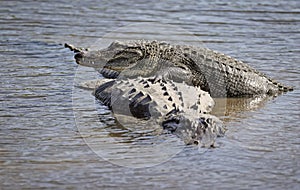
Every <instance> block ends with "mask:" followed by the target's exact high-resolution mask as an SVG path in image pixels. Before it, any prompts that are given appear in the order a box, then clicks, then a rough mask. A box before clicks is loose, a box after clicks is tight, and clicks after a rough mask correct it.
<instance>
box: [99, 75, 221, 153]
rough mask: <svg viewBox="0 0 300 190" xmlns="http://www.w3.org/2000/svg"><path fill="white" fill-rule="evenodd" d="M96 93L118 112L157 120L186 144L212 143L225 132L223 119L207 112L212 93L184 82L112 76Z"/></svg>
mask: <svg viewBox="0 0 300 190" xmlns="http://www.w3.org/2000/svg"><path fill="white" fill-rule="evenodd" d="M182 91H184V92H186V93H181V92H182ZM94 95H95V97H96V98H97V99H99V100H100V101H101V102H102V103H103V104H105V105H107V106H109V107H110V108H111V109H112V110H113V112H114V113H115V114H121V115H127V116H133V117H136V118H142V119H145V120H154V122H155V123H156V124H158V125H160V126H162V128H163V129H165V130H167V131H169V132H171V133H173V134H176V135H177V136H179V137H180V138H182V139H183V141H184V142H185V143H186V144H194V143H195V144H198V145H199V146H203V147H210V146H213V144H214V142H215V139H216V137H217V136H223V135H224V133H225V127H224V126H223V124H222V122H221V121H220V120H219V119H218V118H217V117H215V116H212V115H210V114H208V113H209V112H210V111H211V110H212V108H213V106H214V101H213V99H212V98H211V97H210V95H209V94H208V93H207V92H204V91H202V90H200V89H199V88H194V87H192V86H187V85H185V84H183V83H176V82H172V81H162V80H158V81H155V80H154V79H153V78H141V77H138V78H136V79H122V80H112V81H109V82H106V83H104V84H102V85H100V86H99V87H98V88H97V89H96V90H95V93H94Z"/></svg>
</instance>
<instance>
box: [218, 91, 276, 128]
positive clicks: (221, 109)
mask: <svg viewBox="0 0 300 190" xmlns="http://www.w3.org/2000/svg"><path fill="white" fill-rule="evenodd" d="M272 99H274V97H272V96H268V95H257V96H254V97H241V98H215V99H214V100H215V102H216V106H215V107H214V109H213V111H212V114H215V115H216V116H219V117H221V118H222V117H223V118H224V120H225V121H226V122H229V121H231V120H236V119H240V118H239V116H238V114H239V113H241V112H245V111H253V110H256V109H259V108H262V107H263V106H264V105H265V104H266V103H267V102H268V101H270V100H272Z"/></svg>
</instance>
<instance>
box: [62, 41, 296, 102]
mask: <svg viewBox="0 0 300 190" xmlns="http://www.w3.org/2000/svg"><path fill="white" fill-rule="evenodd" d="M65 46H66V47H68V48H70V49H71V50H73V51H74V52H77V54H76V55H75V59H76V62H77V63H78V64H80V65H84V66H90V67H95V68H98V69H99V70H100V73H101V74H102V75H103V76H104V77H106V78H117V77H120V74H121V75H123V76H126V77H136V76H142V77H149V76H154V77H155V78H158V79H171V80H175V81H185V82H186V83H187V84H189V85H193V86H200V87H201V89H202V90H205V91H207V92H209V93H210V94H211V96H212V97H238V96H253V95H257V94H268V95H277V94H278V93H281V92H287V91H291V90H293V88H292V87H288V86H284V85H282V84H280V83H279V82H276V81H275V80H273V79H271V78H269V77H267V76H266V75H264V74H262V73H261V72H259V71H257V70H255V69H253V68H251V67H250V66H249V65H247V64H245V63H243V62H241V61H239V60H236V59H234V58H232V57H230V56H227V55H225V54H222V53H218V52H215V51H213V50H210V49H208V48H202V47H195V46H186V45H171V44H168V43H166V42H158V41H134V42H118V41H115V42H113V43H112V44H111V45H110V46H109V47H107V48H105V49H102V50H98V51H87V50H85V49H79V48H75V47H73V46H71V45H69V44H65Z"/></svg>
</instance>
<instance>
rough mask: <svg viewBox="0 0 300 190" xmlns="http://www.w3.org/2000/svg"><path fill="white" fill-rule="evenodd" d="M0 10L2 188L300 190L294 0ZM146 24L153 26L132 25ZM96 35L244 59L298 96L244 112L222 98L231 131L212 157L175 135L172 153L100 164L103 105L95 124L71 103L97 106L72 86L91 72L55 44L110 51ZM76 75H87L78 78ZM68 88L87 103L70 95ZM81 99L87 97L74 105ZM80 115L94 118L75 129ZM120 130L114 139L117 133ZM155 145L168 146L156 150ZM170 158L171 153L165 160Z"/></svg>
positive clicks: (0, 6)
mask: <svg viewBox="0 0 300 190" xmlns="http://www.w3.org/2000/svg"><path fill="white" fill-rule="evenodd" d="M0 10H1V12H0V23H1V29H0V36H1V37H0V41H1V43H0V52H1V53H0V60H1V62H0V63H1V89H0V102H1V108H0V125H1V128H0V165H1V169H0V184H1V189H20V188H23V189H32V188H52V189H58V188H70V189H82V188H92V189H96V188H98V189H99V188H102V189H106V188H107V189H110V188H111V189H113V188H124V189H137V188H139V189H157V188H166V189H174V188H179V189H183V188H184V189H196V188H197V189H221V188H223V189H253V188H256V189H283V188H284V189H298V188H299V184H300V180H299V179H300V172H299V171H300V154H299V148H300V133H299V124H300V122H299V120H300V113H299V104H300V91H299V90H298V89H300V82H299V81H300V80H299V74H300V68H299V53H300V49H299V44H300V33H299V31H300V19H299V18H300V3H299V2H298V1H297V0H289V1H279V0H275V1H270V0H263V1H260V2H252V1H231V2H229V1H226V2H221V1H181V2H176V3H175V2H173V1H172V2H171V1H170V2H168V1H163V2H156V3H153V2H149V1H139V3H137V2H134V1H122V2H114V1H101V2H96V1H90V0H88V1H77V0H74V1H71V2H68V3H63V2H61V1H38V2H36V1H30V0H28V1H22V2H19V1H1V2H0ZM141 23H143V24H145V23H146V25H148V26H149V23H150V26H153V27H137V26H139V24H141ZM164 25H165V26H167V27H162V26H164ZM169 25H171V26H172V27H168V26H169ZM128 26H134V27H128ZM158 26H159V27H158ZM120 27H121V29H120ZM122 27H123V28H122ZM124 27H125V30H124ZM103 36H104V37H105V39H106V41H105V40H104V41H105V42H106V43H108V41H109V40H114V39H128V38H129V39H130V38H132V37H135V38H144V39H159V40H169V41H175V42H178V43H184V44H185V43H190V44H198V45H200V46H205V47H209V48H211V49H214V50H217V51H220V52H224V53H226V54H229V55H231V56H233V57H236V58H238V59H241V60H244V61H245V62H247V63H249V64H250V65H251V66H253V67H255V68H256V69H258V70H260V71H262V72H264V73H266V74H268V75H270V76H271V77H272V78H275V79H277V80H279V81H280V82H282V83H284V84H288V85H291V86H294V87H295V90H294V91H293V92H289V93H287V94H284V95H282V96H279V97H277V98H274V99H271V100H268V101H262V102H261V101H256V103H255V101H254V102H252V103H251V104H250V103H249V102H248V103H246V104H244V103H245V101H246V100H226V103H224V101H222V100H219V105H226V108H224V109H225V110H222V109H221V108H222V106H220V107H221V108H220V109H221V110H216V113H217V114H219V115H220V117H221V118H223V119H224V121H225V122H226V125H227V127H228V131H227V133H226V136H225V137H224V138H219V139H218V144H219V147H218V148H216V149H210V150H207V151H205V152H204V151H203V150H199V149H198V148H196V147H193V146H183V145H182V144H180V142H178V140H176V139H172V137H170V138H167V139H171V140H170V141H168V142H171V145H170V144H168V146H166V147H170V146H172V145H174V144H175V145H174V147H175V148H178V149H171V150H170V151H167V150H166V149H163V148H164V147H162V150H161V151H158V152H156V154H155V155H159V157H154V156H153V154H150V153H149V152H145V154H141V155H143V156H145V155H146V157H142V158H141V157H133V158H132V157H130V156H131V155H128V154H127V153H128V152H122V151H119V149H121V148H122V147H125V146H129V145H130V143H127V144H119V145H120V146H115V147H116V149H113V148H110V147H106V149H105V150H111V152H104V154H106V155H104V157H103V155H102V157H101V155H100V156H99V154H96V153H95V152H94V151H95V150H94V151H93V149H91V146H88V144H89V143H95V144H96V145H99V143H98V142H103V141H105V137H107V136H103V135H105V134H104V133H103V131H101V129H103V128H105V127H107V125H111V126H113V125H114V120H113V118H112V116H111V115H110V112H109V110H107V108H105V107H101V106H99V107H98V108H97V109H98V110H101V114H100V116H101V118H100V120H101V121H104V122H102V124H101V123H100V125H94V123H93V122H92V121H93V119H95V117H93V115H91V114H96V115H97V114H98V113H95V107H93V106H95V104H91V105H92V107H88V106H84V109H81V111H82V112H81V114H82V113H84V114H87V115H84V114H83V115H81V116H82V117H79V116H76V113H78V112H76V110H77V111H78V109H77V108H80V107H77V106H78V105H79V106H80V105H81V104H83V103H84V102H85V101H88V102H89V98H92V96H91V95H90V92H89V91H86V90H83V89H79V88H77V87H76V82H77V79H81V78H83V76H86V75H87V76H89V77H91V78H93V77H95V72H94V71H92V70H89V69H86V70H85V69H83V68H79V67H78V66H77V65H76V64H75V63H74V59H73V54H72V53H71V52H70V51H68V50H67V49H64V48H63V45H62V44H63V43H65V42H68V43H71V44H74V45H78V46H82V47H91V48H97V47H101V46H105V45H106V44H105V43H104V42H103V40H102V41H101V39H100V40H99V38H101V37H103ZM199 41H201V42H199ZM97 42H99V43H97ZM102 43H103V44H102ZM82 71H84V73H85V75H78V73H80V72H82ZM76 72H77V75H76ZM84 78H85V77H84ZM74 79H75V80H74ZM74 84H75V86H74ZM74 92H76V93H75V95H82V96H77V97H76V96H73V93H74ZM76 98H82V100H81V99H79V100H80V101H77V103H78V102H79V104H76ZM85 98H86V99H85ZM72 100H73V101H72ZM74 100H75V104H74ZM80 103H81V104H80ZM237 105H246V106H237ZM249 105H251V106H249ZM81 106H82V105H81ZM80 118H84V119H86V120H89V121H90V122H83V123H81V124H80V125H78V121H86V120H80ZM97 123H98V124H99V120H97ZM103 123H104V124H103ZM82 129H85V130H84V131H82ZM115 129H116V131H115V133H118V134H120V133H121V132H122V131H120V129H119V128H115ZM80 132H81V133H80ZM106 135H107V134H106ZM103 139H104V140H103ZM136 139H137V140H136V141H134V142H133V143H136V146H139V147H140V149H138V150H144V151H146V150H148V149H143V148H142V147H146V146H149V144H147V142H153V141H152V140H153V139H146V140H145V139H142V140H141V139H138V138H136ZM89 140H91V141H89ZM161 140H166V139H154V142H157V141H161ZM105 142H107V141H105ZM141 142H143V143H144V144H143V143H141ZM97 143H98V144H97ZM176 143H177V144H176ZM128 144H129V145H128ZM101 145H103V144H101ZM120 147H121V148H120ZM102 148H103V146H102ZM115 150H116V151H115ZM177 150H178V153H177V152H176V151H177ZM172 151H175V153H177V154H173V153H174V152H172ZM96 152H97V151H96ZM102 153H103V152H102ZM169 153H170V154H171V155H173V156H171V157H168V156H169ZM147 155H148V156H147ZM166 155H167V156H166ZM163 156H166V157H163ZM158 158H159V159H158ZM160 158H163V160H164V161H163V162H161V160H160ZM143 161H144V162H143ZM156 161H157V163H158V164H157V165H155V164H154V166H151V167H146V168H144V167H142V168H134V167H132V166H134V165H136V166H143V165H149V166H150V165H153V163H154V162H156ZM118 163H119V164H118ZM120 163H123V165H126V164H127V167H126V166H125V167H124V166H122V164H120ZM138 164H140V165H138Z"/></svg>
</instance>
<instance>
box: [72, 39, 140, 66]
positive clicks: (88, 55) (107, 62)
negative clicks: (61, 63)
mask: <svg viewBox="0 0 300 190" xmlns="http://www.w3.org/2000/svg"><path fill="white" fill-rule="evenodd" d="M142 56H143V53H142V51H141V50H140V49H139V48H137V47H135V45H134V44H133V43H125V42H119V41H114V42H112V43H111V44H110V45H109V46H108V47H107V48H105V49H101V50H97V51H80V52H79V53H77V54H76V55H75V56H74V57H75V60H76V62H77V64H79V65H83V66H88V67H95V68H106V69H110V70H115V71H122V70H124V69H125V68H128V67H129V66H130V65H131V63H133V62H134V61H136V60H138V59H139V58H140V57H142Z"/></svg>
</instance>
